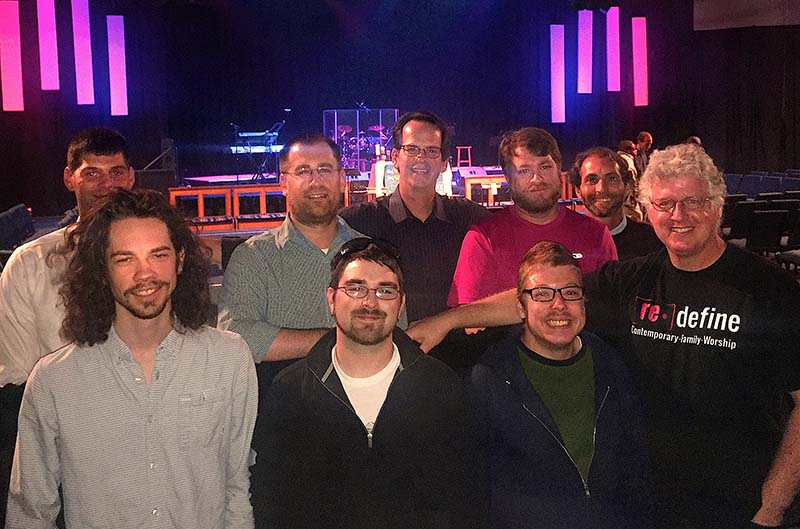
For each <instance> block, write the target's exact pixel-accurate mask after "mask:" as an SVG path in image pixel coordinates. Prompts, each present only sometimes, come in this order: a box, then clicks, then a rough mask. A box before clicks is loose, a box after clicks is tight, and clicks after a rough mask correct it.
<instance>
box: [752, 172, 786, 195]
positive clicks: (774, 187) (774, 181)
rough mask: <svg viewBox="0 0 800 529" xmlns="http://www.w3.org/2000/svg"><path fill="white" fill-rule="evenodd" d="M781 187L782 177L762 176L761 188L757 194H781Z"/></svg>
mask: <svg viewBox="0 0 800 529" xmlns="http://www.w3.org/2000/svg"><path fill="white" fill-rule="evenodd" d="M782 185H783V177H781V176H763V177H762V178H761V188H760V189H759V190H758V192H759V193H775V192H781V191H783V189H782Z"/></svg>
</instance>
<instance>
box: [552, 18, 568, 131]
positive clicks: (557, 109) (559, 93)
mask: <svg viewBox="0 0 800 529" xmlns="http://www.w3.org/2000/svg"><path fill="white" fill-rule="evenodd" d="M566 120H567V116H566V108H565V99H564V25H563V24H551V25H550V121H551V122H552V123H564V122H566Z"/></svg>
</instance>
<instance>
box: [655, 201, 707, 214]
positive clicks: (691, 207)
mask: <svg viewBox="0 0 800 529" xmlns="http://www.w3.org/2000/svg"><path fill="white" fill-rule="evenodd" d="M710 200H711V197H705V198H700V197H686V198H684V199H683V200H673V199H671V198H665V199H663V200H656V201H652V200H651V201H650V203H651V204H652V205H653V207H654V208H656V210H658V211H662V212H664V213H672V211H673V210H674V209H675V206H676V205H678V204H680V205H681V207H682V208H683V209H686V210H688V211H697V210H699V209H703V208H704V207H705V206H706V203H707V202H708V201H710Z"/></svg>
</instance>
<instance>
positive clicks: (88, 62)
mask: <svg viewBox="0 0 800 529" xmlns="http://www.w3.org/2000/svg"><path fill="white" fill-rule="evenodd" d="M72 42H73V43H74V46H75V89H76V91H77V94H78V104H79V105H94V73H93V71H92V34H91V31H90V29H89V0H72Z"/></svg>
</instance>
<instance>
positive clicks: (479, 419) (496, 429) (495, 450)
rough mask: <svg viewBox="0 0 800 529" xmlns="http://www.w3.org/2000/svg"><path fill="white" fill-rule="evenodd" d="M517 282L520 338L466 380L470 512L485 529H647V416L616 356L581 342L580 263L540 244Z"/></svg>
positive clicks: (588, 339)
mask: <svg viewBox="0 0 800 529" xmlns="http://www.w3.org/2000/svg"><path fill="white" fill-rule="evenodd" d="M517 275H518V279H517V301H516V303H515V304H516V308H517V312H518V314H519V315H520V316H521V317H522V320H523V325H522V331H521V333H520V332H517V333H515V334H514V335H512V336H510V337H509V338H508V339H506V340H504V341H501V342H499V343H496V344H494V345H493V346H492V347H491V348H490V349H489V350H488V351H487V353H486V354H485V355H484V356H483V357H482V358H481V360H480V362H479V363H478V365H476V366H475V367H474V368H473V369H472V371H471V373H470V376H469V377H468V378H467V385H466V388H467V395H468V398H469V406H468V408H467V410H468V411H467V413H468V416H469V417H470V425H471V426H470V431H469V434H468V439H469V440H470V443H471V444H472V445H473V446H474V448H473V449H472V450H473V452H472V453H471V457H470V461H471V462H472V465H471V468H473V469H474V471H475V475H474V478H473V479H471V480H470V482H471V484H472V487H471V490H472V492H473V493H474V494H475V497H474V499H473V500H472V501H471V503H472V504H474V505H475V506H476V508H477V509H478V510H479V511H481V512H482V518H483V519H484V526H485V527H508V528H513V527H520V528H521V527H538V528H543V529H588V528H592V529H606V528H609V529H610V528H614V529H620V528H634V527H635V528H637V529H644V528H646V527H650V523H649V517H650V504H651V502H652V483H651V480H650V472H649V466H648V463H647V456H646V449H645V443H644V430H643V426H642V410H641V407H640V404H639V400H638V398H636V395H635V393H634V390H633V386H632V383H631V380H630V377H629V376H628V373H627V370H626V369H625V367H624V366H623V364H622V360H621V359H620V358H618V357H617V354H616V351H614V350H613V349H611V348H610V347H609V346H608V345H606V344H605V343H604V342H603V341H602V340H600V339H598V338H597V337H596V336H595V335H593V334H591V333H587V332H584V331H583V326H584V323H585V322H586V317H585V309H584V298H583V278H582V276H581V269H580V265H579V264H578V260H577V259H575V257H573V256H572V253H571V252H570V250H568V249H567V248H566V247H565V246H563V245H562V244H559V243H557V242H552V241H541V242H539V243H537V244H536V245H535V246H534V247H533V248H531V249H530V250H528V252H527V253H526V254H525V256H524V257H523V259H522V264H521V265H520V267H519V271H518V274H517Z"/></svg>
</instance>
